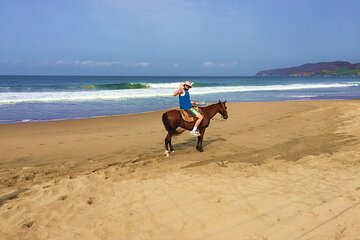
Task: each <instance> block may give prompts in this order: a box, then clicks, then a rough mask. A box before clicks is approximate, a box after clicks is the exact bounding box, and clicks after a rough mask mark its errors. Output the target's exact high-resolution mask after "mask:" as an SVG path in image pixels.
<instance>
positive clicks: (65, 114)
mask: <svg viewBox="0 0 360 240" xmlns="http://www.w3.org/2000/svg"><path fill="white" fill-rule="evenodd" d="M186 80H189V81H191V82H193V83H194V85H193V88H192V89H191V90H190V94H191V98H192V100H195V101H200V102H205V103H207V104H211V103H214V102H217V101H218V100H222V101H224V100H227V101H231V102H254V101H263V102H267V101H286V100H317V99H355V98H360V78H358V77H243V76H239V77H207V76H205V77H191V76H188V77H185V76H178V77H176V76H171V77H164V76H161V77H156V76H154V77H144V76H131V77H126V76H0V124H4V123H16V122H29V121H50V120H58V119H77V118H89V117H97V116H110V115H118V114H131V113H140V112H148V111H154V110H160V109H168V108H172V107H177V106H178V99H177V97H173V96H172V93H173V92H174V91H175V90H176V88H178V87H179V85H180V83H181V82H184V81H186Z"/></svg>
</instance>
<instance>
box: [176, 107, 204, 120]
mask: <svg viewBox="0 0 360 240" xmlns="http://www.w3.org/2000/svg"><path fill="white" fill-rule="evenodd" d="M193 108H195V110H196V111H198V112H199V113H201V114H202V111H201V108H199V107H198V106H195V107H193ZM179 111H180V113H181V117H182V119H183V120H184V121H185V122H194V121H196V119H197V118H196V117H193V115H191V114H190V113H189V112H188V111H186V110H184V109H181V108H180V109H179Z"/></svg>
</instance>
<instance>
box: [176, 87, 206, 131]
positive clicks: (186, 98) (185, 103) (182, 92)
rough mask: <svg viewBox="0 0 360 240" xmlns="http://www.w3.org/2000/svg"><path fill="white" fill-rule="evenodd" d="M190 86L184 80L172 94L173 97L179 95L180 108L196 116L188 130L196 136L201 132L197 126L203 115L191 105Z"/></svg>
mask: <svg viewBox="0 0 360 240" xmlns="http://www.w3.org/2000/svg"><path fill="white" fill-rule="evenodd" d="M190 88H192V83H191V82H189V81H186V82H185V83H181V84H180V87H179V88H178V89H176V91H175V92H174V93H173V95H174V96H175V97H176V96H179V103H180V108H181V109H184V110H185V111H187V112H188V113H190V115H192V116H193V117H196V118H197V120H196V122H195V125H194V128H193V129H192V130H191V131H190V134H191V135H193V136H197V137H198V136H200V135H201V134H200V133H199V131H198V130H197V128H198V127H199V125H200V123H201V121H202V120H203V118H204V117H203V116H202V115H201V113H199V112H198V111H196V109H195V108H193V106H192V102H191V101H190V94H189V90H190Z"/></svg>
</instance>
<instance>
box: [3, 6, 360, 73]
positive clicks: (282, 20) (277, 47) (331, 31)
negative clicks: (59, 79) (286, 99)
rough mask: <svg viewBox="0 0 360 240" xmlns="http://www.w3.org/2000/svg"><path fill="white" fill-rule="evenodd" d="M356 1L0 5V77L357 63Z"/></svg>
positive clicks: (241, 70) (359, 16)
mask: <svg viewBox="0 0 360 240" xmlns="http://www.w3.org/2000/svg"><path fill="white" fill-rule="evenodd" d="M359 10H360V1H357V0H342V1H339V0H238V1H235V0H228V1H226V0H222V1H217V0H193V1H190V0H0V34H1V40H0V74H52V75H62V74H65V75H72V74H75V75H254V74H255V73H256V72H257V71H260V70H263V69H271V68H278V67H289V66H294V65H300V64H303V63H307V62H319V61H334V60H345V61H350V62H360V44H359V43H360V28H359V26H360V14H359Z"/></svg>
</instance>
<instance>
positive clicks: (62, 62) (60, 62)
mask: <svg viewBox="0 0 360 240" xmlns="http://www.w3.org/2000/svg"><path fill="white" fill-rule="evenodd" d="M45 62H46V63H45V64H49V61H45ZM66 64H68V62H66V61H63V60H57V61H56V62H55V65H66Z"/></svg>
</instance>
